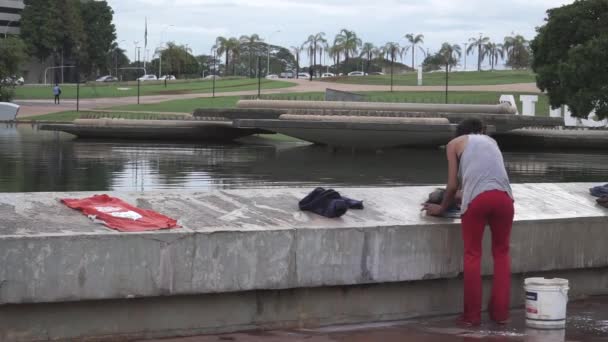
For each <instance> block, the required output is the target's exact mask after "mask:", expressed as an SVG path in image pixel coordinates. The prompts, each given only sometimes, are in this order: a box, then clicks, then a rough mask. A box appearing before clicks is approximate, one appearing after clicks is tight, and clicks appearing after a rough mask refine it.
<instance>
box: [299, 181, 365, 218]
mask: <svg viewBox="0 0 608 342" xmlns="http://www.w3.org/2000/svg"><path fill="white" fill-rule="evenodd" d="M299 206H300V210H304V211H312V212H313V213H315V214H318V215H321V216H325V217H329V218H336V217H340V216H342V215H344V214H346V212H347V211H348V209H363V201H358V200H354V199H351V198H348V197H345V196H342V195H340V193H339V192H337V191H335V190H333V189H323V188H316V189H314V190H313V191H312V192H311V193H310V194H308V195H307V196H306V197H304V198H303V199H302V200H301V201H300V203H299Z"/></svg>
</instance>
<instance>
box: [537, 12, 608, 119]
mask: <svg viewBox="0 0 608 342" xmlns="http://www.w3.org/2000/svg"><path fill="white" fill-rule="evenodd" d="M547 14H548V16H547V18H546V23H545V25H543V26H541V27H540V28H538V29H537V31H538V35H537V36H536V38H534V40H533V41H532V43H531V45H530V46H531V48H532V56H533V62H532V69H533V70H534V71H535V72H536V75H537V76H536V84H537V85H538V87H539V88H540V89H541V90H543V91H546V92H547V93H548V96H549V102H550V104H551V106H552V107H553V108H558V107H560V106H562V105H568V106H569V107H570V110H571V112H572V115H573V116H575V117H580V118H586V117H588V116H589V114H590V113H591V112H593V111H595V114H596V115H597V116H598V117H599V118H600V119H603V118H608V92H607V91H606V84H608V69H607V68H606V61H607V60H608V0H587V1H576V2H574V3H572V4H570V5H566V6H562V7H559V8H554V9H550V10H548V11H547Z"/></svg>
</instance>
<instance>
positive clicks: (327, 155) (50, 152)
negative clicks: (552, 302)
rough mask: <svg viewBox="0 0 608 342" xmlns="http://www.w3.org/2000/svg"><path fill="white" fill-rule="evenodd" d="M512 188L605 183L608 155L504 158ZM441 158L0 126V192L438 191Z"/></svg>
mask: <svg viewBox="0 0 608 342" xmlns="http://www.w3.org/2000/svg"><path fill="white" fill-rule="evenodd" d="M504 155H505V161H506V165H507V169H508V172H509V175H510V177H511V180H512V182H514V183H524V182H579V181H581V182H608V153H598V152H585V151H578V152H563V153H562V152H505V153H504ZM446 166H447V162H446V161H445V154H444V151H443V150H441V149H436V150H433V149H430V150H428V149H427V150H425V149H418V150H415V149H395V150H389V151H385V152H384V153H373V152H357V153H351V152H348V151H339V152H335V153H332V152H329V151H328V150H327V149H326V148H323V147H318V146H312V145H309V144H306V143H300V142H279V141H272V140H268V139H262V138H257V137H251V138H248V140H247V142H246V143H240V144H239V143H235V144H191V143H183V144H174V143H158V142H156V143H142V142H128V141H126V142H121V141H111V142H110V141H87V140H75V139H73V138H72V136H70V135H67V134H63V133H56V132H45V131H39V130H38V129H37V128H36V126H31V125H19V126H15V125H10V124H4V123H0V192H38V191H106V190H120V191H149V190H166V189H187V190H209V189H239V188H267V187H305V188H313V187H316V186H325V187H334V188H339V187H347V186H348V187H361V186H366V187H367V186H404V185H423V184H441V183H444V182H445V180H446V172H447V171H446Z"/></svg>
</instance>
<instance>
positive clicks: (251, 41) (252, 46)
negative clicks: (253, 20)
mask: <svg viewBox="0 0 608 342" xmlns="http://www.w3.org/2000/svg"><path fill="white" fill-rule="evenodd" d="M239 41H240V42H241V44H243V45H245V46H246V47H247V51H248V54H247V55H248V57H249V77H254V73H253V66H252V65H251V58H252V57H253V52H254V50H255V54H256V55H258V51H257V49H256V45H258V44H259V43H262V42H264V40H263V39H262V38H260V36H259V35H258V34H257V33H254V34H252V35H251V36H247V35H242V36H241V38H239Z"/></svg>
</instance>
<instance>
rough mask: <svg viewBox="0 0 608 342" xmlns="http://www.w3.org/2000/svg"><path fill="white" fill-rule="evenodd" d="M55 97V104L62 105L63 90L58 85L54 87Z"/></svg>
mask: <svg viewBox="0 0 608 342" xmlns="http://www.w3.org/2000/svg"><path fill="white" fill-rule="evenodd" d="M53 95H55V104H60V103H59V97H60V96H61V88H60V87H59V84H58V83H55V86H54V87H53Z"/></svg>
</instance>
